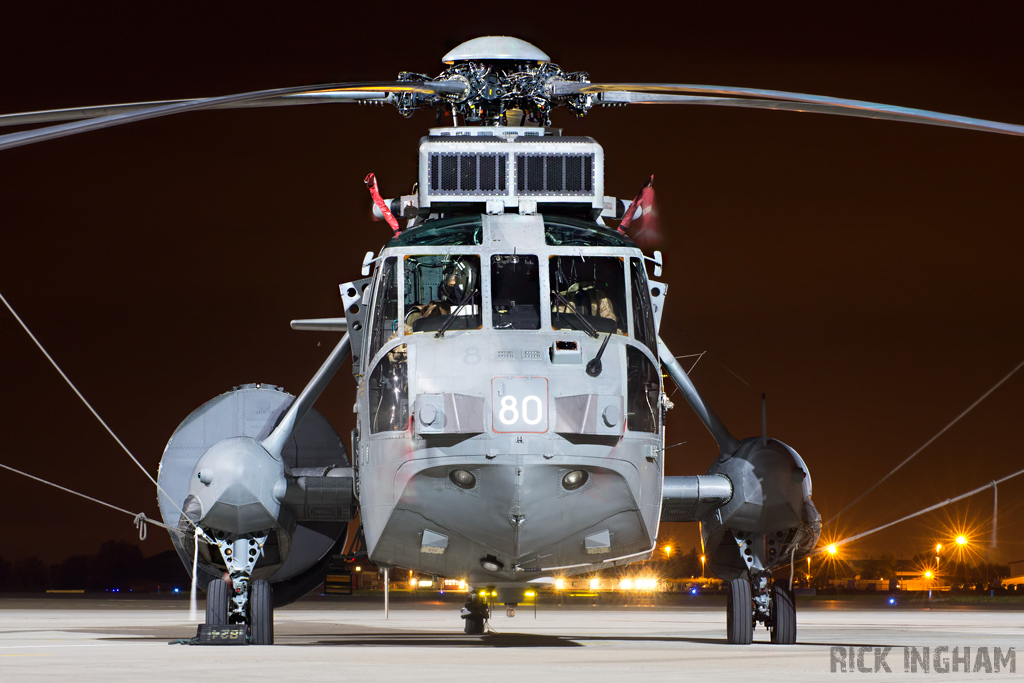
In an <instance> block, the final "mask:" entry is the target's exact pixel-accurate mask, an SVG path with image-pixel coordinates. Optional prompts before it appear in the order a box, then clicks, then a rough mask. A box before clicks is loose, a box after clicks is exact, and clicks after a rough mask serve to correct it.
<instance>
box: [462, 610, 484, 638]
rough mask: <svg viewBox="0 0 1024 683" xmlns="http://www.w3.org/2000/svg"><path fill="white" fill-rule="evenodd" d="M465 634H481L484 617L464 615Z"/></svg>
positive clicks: (482, 632)
mask: <svg viewBox="0 0 1024 683" xmlns="http://www.w3.org/2000/svg"><path fill="white" fill-rule="evenodd" d="M465 630H466V635H470V636H482V635H483V634H484V618H483V617H478V616H475V615H474V616H468V617H466V629H465Z"/></svg>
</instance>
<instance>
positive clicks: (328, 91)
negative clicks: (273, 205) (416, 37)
mask: <svg viewBox="0 0 1024 683" xmlns="http://www.w3.org/2000/svg"><path fill="white" fill-rule="evenodd" d="M465 89H466V86H465V85H464V84H462V83H459V82H455V81H442V82H437V83H415V82H405V81H373V82H368V83H333V84H330V85H317V86H295V87H291V88H275V89H273V90H257V91H254V92H247V93H239V94H236V95H224V96H221V97H206V98H200V99H194V100H177V101H171V102H170V103H167V104H163V103H161V104H156V105H155V106H151V107H147V106H145V103H137V104H136V105H131V104H128V105H113V106H114V107H115V108H116V107H118V106H124V107H128V108H129V109H127V110H124V111H114V113H110V114H107V115H104V116H99V117H97V118H91V119H90V120H87V121H74V122H72V123H62V124H59V125H56V126H49V127H46V128H37V129H35V130H29V131H22V132H18V133H9V134H7V135H2V136H0V150H4V149H9V148H11V147H20V146H22V145H30V144H32V143H35V142H42V141H44V140H52V139H54V138H60V137H65V136H68V135H77V134H78V133H85V132H88V131H91V130H99V129H101V128H109V127H111V126H119V125H121V124H125V123H133V122H135V121H143V120H145V119H153V118H157V117H160V116H169V115H171V114H181V113H184V112H187V111H198V110H201V109H214V108H224V107H228V106H279V105H278V104H276V103H271V104H265V105H260V104H259V101H260V100H271V101H273V100H274V99H275V98H283V97H286V96H289V95H292V96H306V95H309V96H318V95H323V96H327V97H335V98H337V97H339V96H340V95H342V94H344V93H366V94H372V93H381V94H385V93H399V92H412V93H420V94H425V95H441V94H460V93H462V92H465ZM357 99H359V98H357ZM134 106H141V107H142V108H141V109H135V108H131V107H134ZM80 111H81V110H80ZM45 113H46V112H29V113H28V114H26V116H31V115H35V114H45ZM14 116H17V115H14ZM20 123H27V121H20Z"/></svg>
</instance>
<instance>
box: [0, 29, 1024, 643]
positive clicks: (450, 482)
mask: <svg viewBox="0 0 1024 683" xmlns="http://www.w3.org/2000/svg"><path fill="white" fill-rule="evenodd" d="M443 61H444V62H445V63H446V64H448V65H449V68H448V69H446V70H445V71H444V72H442V74H441V75H440V76H438V77H428V76H425V75H421V74H407V73H403V74H401V75H400V76H399V79H398V80H397V81H394V82H388V83H381V82H375V83H360V84H338V85H335V86H325V87H317V88H309V87H301V88H289V89H280V90H276V91H262V92H259V93H245V94H242V95H233V96H228V97H223V98H206V99H203V100H194V101H179V102H168V103H160V104H157V103H141V104H132V105H116V106H114V107H101V108H87V109H79V110H63V111H56V112H54V111H51V112H37V113H32V114H28V115H13V116H12V117H5V118H4V119H0V121H3V122H4V123H7V124H24V123H47V122H53V121H59V120H67V119H81V120H80V121H78V122H76V123H71V124H62V125H59V126H54V127H52V128H48V129H39V130H35V131H27V132H25V133H16V134H12V135H10V136H4V137H3V138H0V148H7V147H14V146H18V145H22V144H29V143H32V142H39V141H43V140H46V139H51V138H53V137H58V136H61V135H69V134H74V133H77V132H85V131H87V130H93V129H96V128H101V127H107V126H111V125H117V124H121V123H128V122H131V121H136V120H143V119H145V118H150V117H154V116H160V115H168V114H172V113H184V112H187V111H192V110H198V109H204V108H228V107H234V106H278V105H285V104H306V103H317V102H337V101H362V102H376V103H384V104H390V105H393V106H395V107H396V108H397V109H398V110H399V112H400V113H403V114H411V113H412V112H413V111H415V110H417V109H420V108H432V109H435V110H437V111H438V112H439V113H447V114H448V115H449V116H451V117H452V118H453V120H455V121H457V119H458V118H459V117H461V118H462V120H463V124H464V125H461V126H458V125H453V126H445V127H437V128H434V129H432V130H431V131H430V134H429V135H428V136H427V137H426V138H424V140H423V141H422V142H421V145H420V150H419V157H420V172H419V183H418V187H417V191H416V192H414V193H412V194H410V195H406V196H402V197H399V198H395V199H390V200H388V199H384V198H376V197H375V204H376V208H377V213H378V214H379V216H380V217H381V218H383V219H385V220H388V218H389V217H390V218H391V219H392V220H393V221H394V225H393V228H394V229H395V233H394V237H393V239H392V240H391V241H390V242H389V243H388V244H387V245H386V246H385V247H384V248H383V249H382V250H381V251H380V253H379V254H376V255H374V254H372V253H371V254H370V255H368V257H367V258H366V259H365V260H364V273H363V275H364V277H363V278H362V279H357V280H352V281H350V282H347V283H344V284H342V285H341V294H342V301H343V303H344V306H345V310H346V315H345V318H344V319H323V320H302V321H296V322H295V324H294V327H296V328H297V329H315V330H331V331H336V332H338V333H341V334H343V335H344V336H343V338H342V341H341V342H339V344H338V345H337V347H336V348H335V349H334V351H333V352H332V353H331V355H330V356H329V358H328V359H327V361H325V363H324V365H323V366H322V367H321V370H320V371H319V372H318V373H317V375H316V376H315V377H314V379H313V380H312V381H311V382H310V383H309V385H307V387H306V388H305V389H304V390H303V391H302V392H301V393H300V394H299V396H298V397H297V398H295V397H293V396H291V395H289V394H286V393H285V392H283V391H281V390H279V389H277V388H276V387H271V386H267V385H253V386H246V387H240V388H238V389H236V390H233V391H231V392H228V393H226V394H223V395H221V396H219V397H217V398H215V399H213V400H211V401H210V402H208V403H206V404H204V405H203V406H202V407H200V408H199V409H197V410H196V412H194V413H193V414H192V415H190V416H189V417H188V418H186V420H185V421H184V422H183V423H182V424H181V426H180V427H179V428H178V430H176V431H175V433H174V435H173V436H172V437H171V440H170V442H169V443H168V446H167V449H166V451H165V453H164V458H163V460H162V461H161V466H160V475H159V482H160V486H161V488H162V489H163V490H164V491H166V492H167V495H161V496H160V498H159V500H160V507H161V514H162V515H163V517H164V520H165V522H166V523H168V524H170V525H172V526H176V527H178V529H179V531H178V532H176V533H172V534H171V539H172V542H173V543H174V545H175V548H176V549H177V550H178V552H179V554H180V555H181V556H182V559H183V561H184V562H185V564H186V567H189V568H191V567H192V566H193V563H196V566H197V567H198V571H199V575H198V577H197V578H198V580H199V582H200V584H201V585H202V586H203V587H204V588H205V589H206V590H207V594H208V602H207V621H208V622H209V623H210V624H220V623H229V622H230V623H243V624H246V625H247V626H248V627H249V629H250V632H251V638H252V641H253V642H254V643H263V644H267V643H270V642H272V641H273V611H272V610H273V607H274V605H275V604H276V605H280V604H285V603H287V602H288V601H290V600H293V599H296V598H297V597H300V596H301V595H302V594H304V593H305V592H308V591H309V590H310V589H312V588H313V587H314V586H315V585H317V584H318V583H319V582H320V580H322V563H323V561H324V559H325V558H326V557H327V556H328V554H329V552H330V551H331V549H332V548H333V547H335V546H336V545H337V543H338V542H339V539H340V538H341V536H342V535H343V534H344V533H345V530H347V528H348V524H349V522H350V521H351V520H352V519H354V518H355V516H356V509H357V508H358V511H359V517H360V519H361V520H362V524H363V530H364V533H365V537H366V543H367V549H368V552H369V556H370V558H371V559H372V560H373V561H374V562H376V563H377V564H378V565H379V566H382V567H406V568H411V569H415V570H418V571H421V572H424V573H431V574H438V575H446V576H465V577H466V578H467V580H468V581H469V583H470V585H471V586H473V590H472V591H471V592H470V599H469V600H468V601H467V605H466V607H465V608H464V609H463V614H462V616H463V618H464V620H465V630H466V632H468V633H480V632H482V631H483V629H484V624H485V622H486V620H487V618H488V617H489V608H488V604H487V603H488V601H486V600H484V599H483V597H484V595H485V594H490V595H491V596H492V597H496V600H495V602H499V603H505V604H508V605H514V604H516V603H517V602H519V600H520V599H521V596H522V594H523V591H524V590H525V589H526V586H527V585H529V583H530V582H531V581H543V580H545V579H549V578H550V577H551V576H553V575H555V574H571V573H577V572H579V573H582V572H587V571H591V570H593V569H594V568H600V567H607V566H615V565H616V564H621V563H627V562H632V561H637V560H643V559H646V558H647V557H650V555H651V553H652V551H653V549H654V544H655V541H656V538H657V531H658V525H659V524H660V522H662V521H696V522H700V523H701V532H702V535H703V538H704V543H705V548H706V552H707V555H708V557H709V558H710V562H709V569H710V570H711V571H712V573H715V574H716V575H718V576H720V577H721V578H723V579H724V580H726V581H727V582H728V583H729V598H730V600H729V605H728V607H727V616H728V638H729V641H730V642H733V643H746V642H750V639H751V632H752V629H753V625H754V624H755V623H762V624H764V625H765V626H767V627H768V628H769V629H770V631H771V633H772V640H773V641H774V642H779V643H789V642H794V641H795V634H796V621H795V609H794V607H793V604H792V594H791V593H790V592H789V591H788V589H787V588H786V587H785V585H784V583H783V582H777V581H775V579H774V577H773V572H774V570H776V569H778V568H779V567H781V566H784V565H786V564H787V563H788V564H791V563H792V562H793V561H794V560H795V559H799V558H802V557H805V556H806V554H807V553H808V552H809V551H810V549H811V548H813V546H814V544H815V542H816V541H817V535H818V525H820V516H819V515H818V514H817V511H816V510H815V508H814V505H813V503H812V502H811V482H810V474H809V471H808V468H807V467H806V465H805V463H804V462H803V460H802V459H801V458H800V456H799V455H798V454H797V453H796V451H795V450H793V449H792V448H790V447H789V446H787V445H786V444H783V443H782V442H780V441H778V440H775V439H769V438H768V437H767V435H766V434H762V435H761V436H759V437H752V438H750V439H744V440H742V441H741V440H737V439H735V438H734V437H733V436H732V435H731V434H730V433H729V432H728V430H727V429H726V428H725V427H724V426H723V425H722V423H721V421H720V420H719V419H718V418H717V417H716V416H715V414H714V412H713V411H712V410H711V409H710V408H709V407H708V406H707V405H706V403H705V402H704V401H703V399H702V398H701V396H700V394H699V393H698V392H697V390H696V388H695V387H693V385H692V383H691V382H690V381H689V378H688V377H687V375H686V373H685V372H684V371H683V370H682V368H681V367H680V366H679V364H678V363H677V362H676V361H675V359H674V357H673V356H672V354H671V352H669V351H668V350H667V348H666V347H665V346H664V344H663V343H662V342H661V341H660V340H659V338H658V335H657V331H658V327H659V325H660V321H661V311H662V309H663V305H664V297H665V294H666V288H665V286H664V283H658V282H656V281H653V280H650V279H648V277H647V272H646V271H647V264H648V263H651V262H653V263H654V269H655V272H654V275H655V277H657V276H658V275H659V271H660V268H661V259H660V256H659V255H654V256H647V255H645V254H644V253H643V252H642V251H641V250H639V249H638V248H637V247H636V245H635V243H633V241H632V240H631V239H630V238H629V237H628V236H626V235H624V234H623V233H621V232H620V231H618V230H616V229H614V228H613V227H609V226H608V225H607V224H606V221H608V222H611V223H612V224H614V222H616V221H618V220H621V219H622V218H624V217H626V216H627V215H629V214H630V212H631V211H634V210H637V209H638V207H635V206H632V205H630V204H628V203H627V202H624V201H621V200H618V199H615V198H611V197H607V196H605V195H604V184H603V151H602V149H601V148H600V145H599V144H597V142H596V141H594V140H592V139H578V138H566V137H562V136H561V135H559V134H558V131H557V130H554V129H552V128H551V127H550V113H551V110H552V109H554V108H555V107H558V106H561V107H564V108H566V109H568V110H569V111H571V112H573V113H576V114H585V113H586V112H587V111H589V110H590V109H591V108H592V107H595V106H623V105H627V104H651V103H657V104H698V105H709V106H730V107H753V108H763V109H779V110H797V111H812V112H819V113H830V114H843V115H853V116H869V117H873V118H889V119H893V120H900V121H914V122H925V123H933V124H937V125H950V126H956V127H962V128H968V129H974V130H987V131H993V132H1003V133H1010V134H1021V133H1022V129H1021V128H1020V127H1018V126H1010V125H1008V124H996V123H992V122H985V121H979V120H976V119H967V118H964V117H950V116H946V115H939V114H933V113H930V112H921V111H918V110H909V109H904V108H899V107H887V106H885V105H870V104H868V103H862V102H856V101H850V100H839V99H835V98H818V97H811V96H799V95H795V94H792V93H779V92H776V91H763V90H757V91H755V90H750V89H727V88H713V87H709V86H672V85H657V84H608V85H600V84H593V83H591V82H590V81H589V77H588V76H587V75H586V74H582V73H565V72H562V71H561V70H560V69H559V68H558V67H556V66H554V65H553V64H551V62H550V61H549V59H548V57H547V55H545V54H544V53H542V52H540V51H539V50H538V49H537V48H535V47H533V46H532V45H529V44H526V43H523V42H522V41H517V40H515V39H509V38H497V37H490V38H483V39H477V40H475V41H469V42H468V43H465V44H463V45H461V46H459V47H458V48H456V49H455V50H453V51H452V52H451V53H449V54H448V55H447V56H446V57H445V59H444V60H443ZM682 93H685V94H682ZM370 184H371V185H372V182H371V183H370ZM399 221H404V222H405V225H404V227H403V226H401V225H399ZM391 222H392V221H391V220H388V223H389V224H391ZM371 271H372V276H371ZM399 293H401V295H399ZM542 293H543V294H542ZM349 355H351V357H352V368H353V372H354V374H355V375H356V378H357V386H358V390H357V391H358V393H357V400H356V413H357V416H358V417H357V427H356V429H355V430H354V432H353V434H352V437H351V447H350V449H349V450H348V451H346V449H345V447H344V446H343V445H342V439H341V438H340V437H339V436H338V435H337V434H336V433H335V432H334V431H333V429H332V428H331V427H330V425H329V424H328V423H327V421H326V420H325V419H324V418H323V416H321V415H320V414H319V413H318V412H316V411H315V410H313V409H312V404H313V402H314V401H315V400H316V398H317V396H318V395H319V393H320V392H321V391H322V390H323V388H324V386H325V384H326V383H327V382H328V381H329V380H330V378H331V377H332V376H333V375H334V373H336V371H337V370H338V369H339V367H340V366H341V363H342V362H343V361H344V360H345V358H346V357H347V356H349ZM662 366H663V367H664V369H665V370H666V371H667V372H668V374H669V375H670V376H671V377H672V379H673V380H674V381H675V383H676V384H677V385H679V386H680V388H681V389H682V393H683V396H684V398H685V400H686V401H687V402H688V403H689V404H690V406H691V407H692V408H693V409H694V410H695V412H696V413H697V415H698V416H699V418H700V419H701V421H702V422H704V424H705V426H706V427H707V428H708V430H709V431H710V432H711V433H712V435H713V436H714V437H715V440H716V442H717V444H718V446H719V449H720V456H719V457H718V459H716V461H715V462H714V463H713V464H712V467H711V469H710V470H709V472H708V474H707V475H702V476H697V477H669V478H666V477H664V456H663V450H664V447H665V435H664V432H663V426H664V418H665V413H666V411H667V410H668V409H669V407H670V403H669V400H668V397H667V395H666V392H665V387H664V384H663V382H662V378H661V371H660V368H661V367H662ZM481 371H483V372H481ZM349 452H350V453H351V455H352V460H351V462H349V460H348V457H349V456H348V453H349ZM553 520H557V523H555V522H554V521H553ZM193 539H195V540H196V546H197V548H198V557H197V553H195V552H193V550H192V547H191V543H190V541H191V540H193ZM225 573H227V574H228V575H229V576H230V579H231V580H230V582H228V581H226V580H224V579H223V578H220V577H222V576H223V575H224V574H225Z"/></svg>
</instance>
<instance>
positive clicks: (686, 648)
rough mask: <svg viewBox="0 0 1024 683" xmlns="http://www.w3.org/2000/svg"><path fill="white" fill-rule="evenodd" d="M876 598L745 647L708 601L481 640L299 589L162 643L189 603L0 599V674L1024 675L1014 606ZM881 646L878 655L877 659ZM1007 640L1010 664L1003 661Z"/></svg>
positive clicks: (576, 616)
mask: <svg viewBox="0 0 1024 683" xmlns="http://www.w3.org/2000/svg"><path fill="white" fill-rule="evenodd" d="M718 603H721V604H718ZM879 603H880V604H879V605H872V607H873V608H871V609H865V608H864V606H863V605H862V604H858V603H843V602H838V601H816V602H813V603H808V604H803V605H802V604H800V601H799V600H798V607H797V609H798V634H797V641H798V643H797V644H796V645H788V646H786V645H772V644H771V643H770V642H769V641H768V634H767V633H766V632H765V631H764V630H763V629H757V630H755V632H754V641H755V642H754V644H753V645H749V646H734V645H728V644H726V643H725V612H724V608H725V605H724V600H722V599H720V598H718V599H710V598H709V599H706V600H698V601H694V602H693V603H692V604H684V605H673V606H666V605H647V606H633V607H614V606H613V607H609V606H601V605H598V606H590V605H576V606H572V607H566V606H563V607H558V606H554V605H552V606H544V605H542V606H540V607H539V608H538V609H537V611H536V613H534V611H533V609H532V608H529V607H520V609H519V610H518V613H517V615H516V616H515V617H514V618H509V617H507V616H506V615H505V614H504V612H503V610H501V609H500V607H499V609H497V610H495V613H494V616H493V617H492V619H491V621H490V622H489V624H490V628H491V630H492V631H493V632H492V633H489V634H487V635H484V636H467V635H464V634H463V633H462V621H461V620H460V619H459V616H458V611H457V609H458V605H453V604H450V603H449V604H445V603H440V602H436V603H432V602H424V603H414V604H409V603H402V604H399V605H397V606H393V608H392V609H391V610H390V615H389V618H388V619H386V620H385V618H384V612H383V609H382V606H381V605H379V604H375V603H366V602H358V601H355V602H352V603H346V602H340V601H337V600H333V601H329V602H328V601H322V600H321V601H316V600H313V601H303V602H300V603H298V604H296V605H292V606H289V607H285V608H282V609H279V610H278V611H277V613H276V615H275V616H276V620H275V628H276V645H274V646H272V647H266V646H264V647H257V646H234V647H230V646H220V647H200V646H190V645H183V644H171V643H174V641H177V640H181V639H188V638H191V637H192V636H194V635H195V633H196V624H195V623H192V622H190V621H189V615H188V606H187V601H186V602H182V601H181V600H147V599H74V598H47V599H40V598H0V681H2V682H3V683H8V682H10V681H67V682H69V683H70V682H74V683H79V682H83V683H89V682H92V681H97V682H98V681H104V682H106V681H110V680H126V681H175V682H176V683H181V682H183V681H188V682H191V681H218V682H220V683H224V682H226V681H247V682H248V681H294V680H301V681H347V680H360V681H370V682H376V681H404V682H409V681H417V682H418V681H487V682H488V683H490V682H502V681H517V682H526V683H535V682H537V683H539V682H542V681H555V680H557V681H588V682H591V681H616V682H618V681H644V682H645V683H646V682H647V681H680V680H698V681H743V682H744V683H750V682H751V681H822V680H832V679H835V680H839V679H844V680H845V679H849V678H851V677H857V678H858V679H868V680H877V681H888V680H941V681H956V680H978V679H979V678H987V679H990V680H1024V653H1022V655H1021V661H1020V662H1019V663H1017V662H1016V657H1017V655H1016V653H1017V652H1018V651H1021V650H1022V649H1024V611H1021V610H1020V606H1019V605H1017V606H1015V608H1010V609H999V608H998V606H992V607H986V606H980V607H975V606H970V607H958V608H955V607H949V608H942V607H941V606H937V607H930V606H925V607H921V606H913V607H907V606H901V605H896V606H888V605H885V606H883V605H884V602H883V601H882V600H879ZM199 607H200V608H202V607H203V603H202V600H200V603H199ZM200 614H202V612H201V611H200ZM941 646H945V647H948V648H949V651H948V652H949V653H952V651H953V648H954V647H956V648H958V649H959V650H958V651H959V652H960V653H961V654H963V651H964V648H966V647H969V648H971V652H972V654H971V667H972V668H973V665H974V664H976V663H977V662H976V659H977V657H978V654H979V649H980V648H986V649H987V652H988V654H989V655H993V654H994V649H995V648H996V647H999V648H1000V651H1001V652H1002V657H1003V659H1004V661H1003V663H1002V666H1001V667H1000V671H999V672H998V673H997V672H995V671H993V672H992V673H986V672H985V668H984V664H985V662H984V661H983V662H982V666H981V669H980V670H979V671H978V672H974V671H973V670H972V671H969V672H964V670H963V669H964V666H963V665H962V664H961V665H960V666H959V671H958V672H952V671H950V672H949V673H937V672H936V671H935V670H934V667H933V668H931V669H929V671H928V672H927V673H925V672H924V671H923V669H922V668H920V667H919V668H918V670H917V672H916V673H913V672H905V671H904V657H905V648H910V647H914V648H917V652H918V653H919V654H920V653H921V652H923V650H922V648H924V647H928V648H930V654H929V655H928V656H927V659H928V660H929V663H930V664H934V661H933V660H934V654H935V648H936V647H941ZM838 647H841V648H844V649H843V650H841V651H840V650H838V649H836V648H838ZM887 647H889V648H892V650H891V651H889V652H888V654H887V655H886V656H885V657H884V658H883V660H884V662H883V663H884V665H885V666H877V667H876V666H875V664H876V659H877V658H879V657H880V656H881V655H882V653H884V652H885V650H884V648H887ZM850 648H854V651H853V659H852V661H851V664H852V666H850V667H849V668H848V669H847V671H846V672H845V673H844V672H843V670H842V668H841V667H839V664H838V662H835V663H834V660H836V658H837V657H839V656H840V652H841V654H842V657H841V659H842V660H843V663H844V664H846V659H847V657H848V656H849V654H850ZM862 648H863V649H862ZM876 648H879V649H876ZM1011 648H1013V651H1014V653H1015V654H1014V666H1013V669H1014V670H1013V671H1011V670H1010V668H1011V667H1010V665H1009V663H1008V662H1007V661H1006V657H1007V654H1006V653H1007V652H1008V651H1009V650H1010V649H1011ZM906 652H910V651H909V650H907V651H906ZM940 652H942V651H940ZM908 656H909V655H908ZM942 657H943V658H945V660H948V654H946V653H945V652H943V654H942ZM858 658H859V659H858ZM833 666H835V668H836V671H835V672H832V670H831V669H832V668H833ZM886 666H887V667H888V668H889V669H891V672H887V671H886V670H885V667H886ZM1017 667H1020V668H1019V669H1018V668H1017ZM875 668H877V669H878V670H877V671H875V670H874V669H875ZM940 668H941V667H940Z"/></svg>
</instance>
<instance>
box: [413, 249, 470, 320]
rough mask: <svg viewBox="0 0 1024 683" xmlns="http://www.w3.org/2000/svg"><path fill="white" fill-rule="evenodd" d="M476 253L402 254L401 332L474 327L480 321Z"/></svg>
mask: <svg viewBox="0 0 1024 683" xmlns="http://www.w3.org/2000/svg"><path fill="white" fill-rule="evenodd" d="M480 320H481V318H480V257H479V256H475V255H470V254H426V255H422V256H419V255H417V256H406V257H405V333H406V334H415V333H417V332H435V333H443V332H444V331H445V330H475V329H479V328H480V325H481V322H480Z"/></svg>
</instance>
